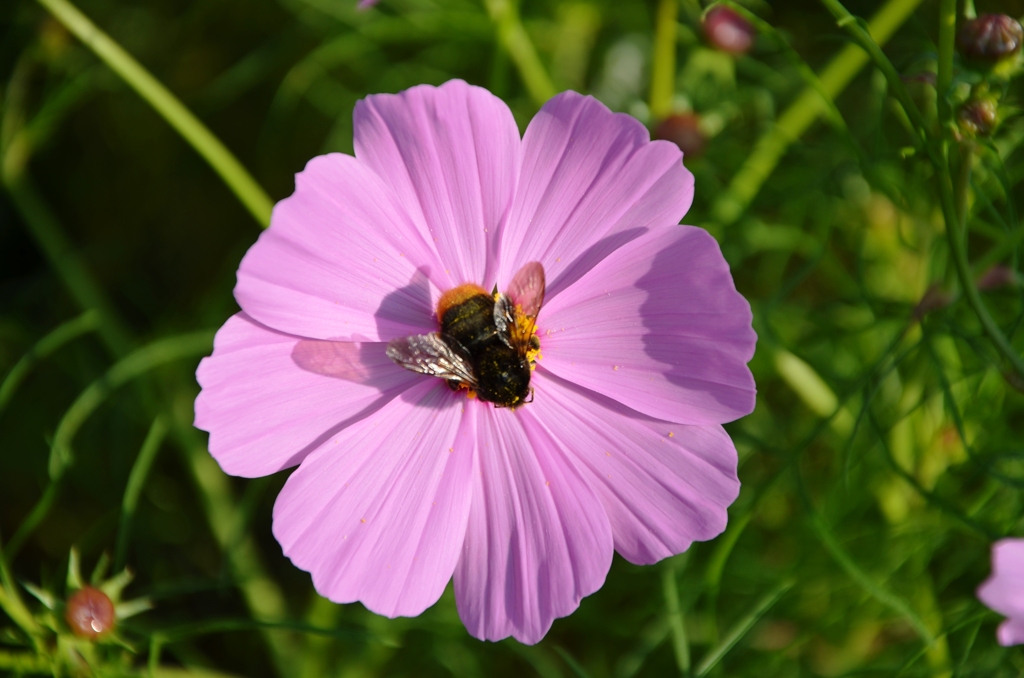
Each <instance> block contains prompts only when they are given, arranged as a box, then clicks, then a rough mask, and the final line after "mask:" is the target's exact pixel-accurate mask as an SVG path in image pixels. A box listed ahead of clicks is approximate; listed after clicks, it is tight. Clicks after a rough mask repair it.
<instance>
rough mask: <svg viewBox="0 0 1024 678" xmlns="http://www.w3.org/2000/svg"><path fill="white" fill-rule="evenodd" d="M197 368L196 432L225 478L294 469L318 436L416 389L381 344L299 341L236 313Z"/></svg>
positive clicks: (316, 443)
mask: <svg viewBox="0 0 1024 678" xmlns="http://www.w3.org/2000/svg"><path fill="white" fill-rule="evenodd" d="M213 346H214V348H213V355H211V356H209V357H208V358H204V359H203V361H202V362H201V363H200V364H199V369H198V371H197V372H196V378H197V379H198V380H199V384H200V386H202V387H203V390H202V391H201V392H200V393H199V396H198V397H197V398H196V405H195V408H196V419H195V425H196V427H197V428H200V429H202V430H204V431H209V432H210V454H212V455H213V457H214V459H216V460H217V462H218V463H219V464H220V466H221V468H222V469H224V472H225V473H230V474H231V475H236V476H244V477H248V478H254V477H257V476H263V475H267V474H269V473H275V472H277V471H280V470H281V469H284V468H288V467H289V466H294V465H296V464H298V463H300V462H301V461H302V460H303V459H305V457H306V455H307V454H309V453H310V452H311V451H312V450H314V449H316V447H317V446H319V444H320V443H321V442H322V439H323V437H324V436H327V435H330V434H331V433H333V432H335V431H337V430H338V429H339V428H343V427H344V426H346V425H348V424H351V423H352V422H354V421H358V420H359V419H360V418H362V417H364V416H366V415H367V414H369V413H370V412H373V411H374V410H376V409H379V408H380V407H382V406H383V405H384V404H386V403H387V402H388V401H390V400H391V399H392V398H394V397H395V396H396V395H398V394H399V393H401V392H402V391H404V390H405V389H407V388H409V387H410V386H411V385H413V384H414V383H416V375H414V374H412V373H411V372H407V371H405V370H402V369H399V368H398V367H397V366H396V365H395V364H394V363H392V362H391V361H390V360H388V358H387V356H386V355H384V349H385V344H382V343H372V344H355V343H340V342H330V341H316V340H309V339H303V338H302V337H296V336H294V335H290V334H284V333H282V332H277V331H275V330H272V329H270V328H268V327H265V326H263V325H261V324H259V323H257V322H256V321H255V320H253V319H252V318H250V317H249V316H247V315H245V314H244V313H238V314H235V315H234V316H232V317H231V318H230V319H228V321H227V322H226V323H224V326H223V327H222V328H220V330H219V331H218V332H217V337H216V339H214V344H213Z"/></svg>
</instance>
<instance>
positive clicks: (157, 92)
mask: <svg viewBox="0 0 1024 678" xmlns="http://www.w3.org/2000/svg"><path fill="white" fill-rule="evenodd" d="M38 1H39V4H41V5H42V6H43V7H45V8H46V9H47V10H49V12H50V13H51V14H52V15H53V16H54V18H56V19H57V20H58V21H59V22H60V23H61V24H63V25H64V27H65V28H67V29H68V30H69V31H70V32H71V33H73V34H74V35H75V36H76V37H77V38H78V39H79V40H81V41H82V42H83V43H84V44H85V46H86V47H88V48H89V49H91V50H92V51H93V52H94V53H95V54H96V56H98V57H99V58H100V59H102V60H103V61H104V62H105V63H106V64H107V65H108V66H109V67H110V68H111V69H112V70H113V71H114V72H115V73H117V74H118V75H119V76H120V77H121V79H122V80H124V81H125V82H126V83H128V86H130V87H131V88H132V89H134V90H135V92H136V93H137V94H138V95H139V96H141V97H142V98H143V99H145V100H146V102H147V103H149V105H150V106H152V107H153V109H154V110H156V112H157V113H159V114H160V115H161V116H162V117H163V119H164V120H166V121H167V122H168V123H169V124H170V125H171V126H172V127H173V128H174V129H175V130H177V131H178V133H179V134H180V135H181V136H182V137H184V138H185V140H186V141H187V142H188V143H189V144H191V145H192V148H194V149H195V150H196V151H197V152H198V153H199V154H200V155H201V156H203V158H204V159H205V160H206V162H208V163H209V164H210V167H212V168H213V170H214V171H215V172H216V173H217V174H219V175H220V178H221V179H223V180H224V183H226V184H227V185H228V188H230V189H231V191H232V192H233V193H234V194H235V196H236V197H237V198H238V199H239V200H240V201H241V202H242V204H243V205H244V206H245V208H246V209H248V210H249V213H250V214H252V216H253V217H254V218H255V219H256V221H257V222H259V224H260V225H261V226H264V227H266V226H269V225H270V211H271V208H272V207H273V203H272V201H271V200H270V198H269V197H268V196H267V194H266V193H265V192H264V191H263V189H262V188H260V186H259V184H257V183H256V180H255V179H253V178H252V175H251V174H249V172H248V171H247V170H246V169H245V167H243V166H242V164H241V163H240V162H239V161H238V159H237V158H235V156H234V155H232V154H231V151H229V150H228V149H227V147H225V146H224V144H222V143H221V142H220V140H219V139H218V138H217V137H215V136H214V135H213V134H212V133H211V132H210V130H209V129H207V128H206V126H205V125H203V123H202V122H200V121H199V119H198V118H196V117H195V116H194V115H193V114H192V112H191V111H189V110H188V109H187V108H186V107H185V105H184V104H182V103H181V101H179V100H178V98H177V97H175V96H174V95H173V94H171V92H170V90H168V89H167V88H166V87H164V86H163V84H161V83H160V81H158V80H157V79H156V78H154V77H153V76H152V75H151V74H150V73H149V71H147V70H146V69H145V68H143V67H142V65H141V64H140V63H139V62H138V61H136V60H135V58H134V57H132V56H131V55H130V54H128V52H126V51H125V50H124V49H123V48H122V47H121V46H120V45H119V44H117V43H116V42H114V41H113V40H112V39H111V38H110V36H108V35H107V34H106V33H104V32H103V31H101V30H100V29H99V28H97V27H96V25H95V24H94V23H92V21H90V20H89V18H88V17H86V16H85V15H84V14H82V13H81V12H80V11H79V10H78V9H77V8H76V7H75V6H74V5H72V4H71V3H70V2H68V0H38Z"/></svg>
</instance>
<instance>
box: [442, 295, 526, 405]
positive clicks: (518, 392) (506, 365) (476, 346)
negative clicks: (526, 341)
mask: <svg viewBox="0 0 1024 678" xmlns="http://www.w3.org/2000/svg"><path fill="white" fill-rule="evenodd" d="M494 305H495V299H494V297H493V296H492V295H489V294H477V295H475V296H472V297H470V298H469V299H466V300H465V301H463V302H461V303H459V304H456V305H454V306H451V307H450V308H448V309H446V310H445V312H444V315H443V316H442V317H441V339H442V341H444V343H445V344H447V345H448V347H449V348H451V349H452V351H454V352H456V353H459V354H461V355H462V357H463V358H465V359H466V361H467V362H468V363H469V365H470V366H471V367H472V370H473V374H474V375H475V376H476V385H475V387H474V390H475V391H476V394H477V397H479V398H480V400H484V401H487V402H492V403H495V404H496V405H500V406H502V407H512V406H514V405H516V404H519V403H522V402H523V401H524V400H525V398H526V396H527V394H528V393H529V392H530V361H529V360H528V359H527V358H526V356H525V355H524V354H523V352H522V351H521V350H519V349H517V348H515V347H514V346H513V344H512V341H511V338H510V336H508V332H507V331H506V332H502V331H500V330H499V329H498V325H497V323H496V322H495V314H494ZM448 386H449V387H450V388H451V389H452V390H458V389H459V388H460V387H461V386H462V383H461V382H460V381H458V380H449V381H448Z"/></svg>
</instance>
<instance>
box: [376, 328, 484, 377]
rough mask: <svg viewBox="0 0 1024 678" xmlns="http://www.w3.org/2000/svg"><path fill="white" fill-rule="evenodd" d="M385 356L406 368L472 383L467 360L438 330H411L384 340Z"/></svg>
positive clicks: (471, 372) (471, 371)
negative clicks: (403, 335)
mask: <svg viewBox="0 0 1024 678" xmlns="http://www.w3.org/2000/svg"><path fill="white" fill-rule="evenodd" d="M386 353H387V356H388V357H389V358H391V360H392V361H393V362H395V363H397V364H399V365H401V366H402V367H404V368H405V369H407V370H412V371H413V372H419V373H420V374H429V375H431V376H433V377H440V378H442V379H449V380H455V381H461V382H463V383H466V384H469V385H470V386H476V377H475V376H473V368H472V367H471V366H470V364H469V362H468V361H467V360H466V359H465V358H463V357H462V356H461V355H459V354H458V353H456V352H455V351H454V350H452V348H451V347H450V346H449V345H448V344H446V343H445V341H444V340H443V339H441V335H439V334H415V335H412V336H408V337H399V338H398V339H392V340H391V341H389V342H388V348H387V351H386Z"/></svg>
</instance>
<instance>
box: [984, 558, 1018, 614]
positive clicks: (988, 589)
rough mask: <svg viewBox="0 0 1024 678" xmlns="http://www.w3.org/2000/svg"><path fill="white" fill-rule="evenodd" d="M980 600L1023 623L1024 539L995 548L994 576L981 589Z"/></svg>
mask: <svg viewBox="0 0 1024 678" xmlns="http://www.w3.org/2000/svg"><path fill="white" fill-rule="evenodd" d="M978 598H979V599H980V600H981V602H983V603H985V605H987V606H988V607H990V608H992V609H993V610H995V611H996V612H999V613H1000V614H1003V615H1006V616H1007V617H1017V618H1020V619H1021V620H1024V539H1002V540H1000V541H998V542H996V543H995V544H993V545H992V576H991V577H989V578H988V579H987V580H986V581H985V583H983V584H982V585H981V586H980V587H979V588H978Z"/></svg>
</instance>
